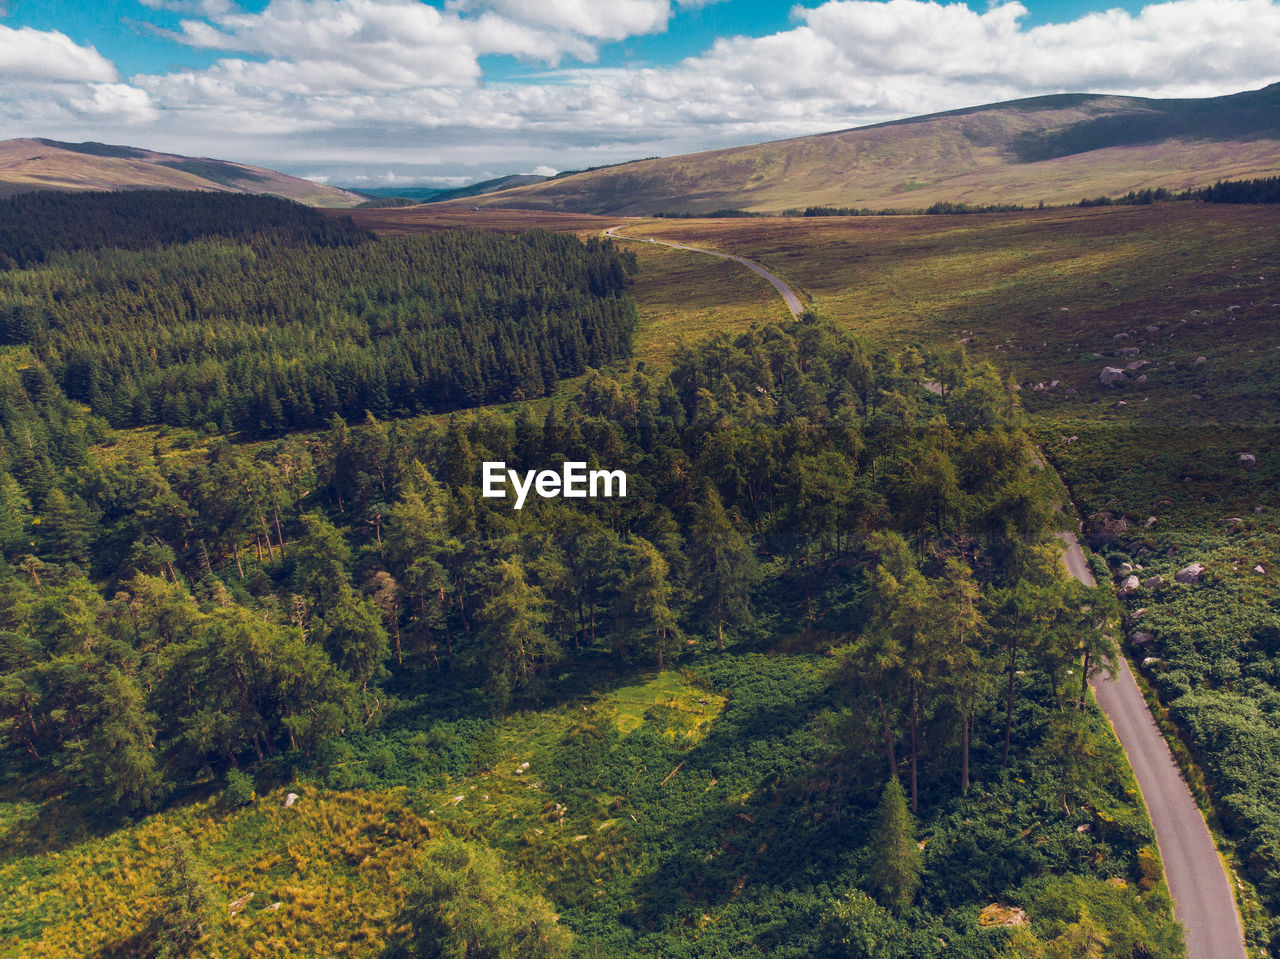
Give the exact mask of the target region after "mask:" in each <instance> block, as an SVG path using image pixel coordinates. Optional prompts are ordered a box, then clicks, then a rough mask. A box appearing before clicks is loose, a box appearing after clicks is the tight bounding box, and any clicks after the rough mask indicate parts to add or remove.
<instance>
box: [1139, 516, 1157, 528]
mask: <svg viewBox="0 0 1280 959" xmlns="http://www.w3.org/2000/svg"><path fill="white" fill-rule="evenodd" d="M1158 522H1159V520H1158V519H1156V518H1155V517H1154V516H1148V517H1147V521H1146V522H1145V523H1143V524H1142V528H1143V529H1151V527H1153V526H1155V525H1156V523H1158Z"/></svg>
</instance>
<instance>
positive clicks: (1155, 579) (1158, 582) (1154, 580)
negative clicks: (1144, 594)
mask: <svg viewBox="0 0 1280 959" xmlns="http://www.w3.org/2000/svg"><path fill="white" fill-rule="evenodd" d="M1163 585H1164V577H1163V576H1152V577H1150V578H1148V579H1144V580H1143V581H1142V588H1143V589H1159V588H1160V587H1161V586H1163Z"/></svg>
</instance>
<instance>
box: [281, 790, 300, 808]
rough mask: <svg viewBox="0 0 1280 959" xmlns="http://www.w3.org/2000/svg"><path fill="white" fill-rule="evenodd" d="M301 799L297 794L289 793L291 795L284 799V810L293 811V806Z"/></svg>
mask: <svg viewBox="0 0 1280 959" xmlns="http://www.w3.org/2000/svg"><path fill="white" fill-rule="evenodd" d="M301 798H302V797H301V796H299V795H298V794H297V793H289V795H287V796H285V797H284V808H285V809H292V808H293V804H294V803H296V802H297V801H298V800H299V799H301Z"/></svg>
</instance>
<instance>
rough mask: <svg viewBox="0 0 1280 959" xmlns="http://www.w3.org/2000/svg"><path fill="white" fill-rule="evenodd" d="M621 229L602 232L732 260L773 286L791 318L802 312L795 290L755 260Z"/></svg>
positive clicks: (620, 237)
mask: <svg viewBox="0 0 1280 959" xmlns="http://www.w3.org/2000/svg"><path fill="white" fill-rule="evenodd" d="M619 229H621V227H616V226H611V227H609V229H607V230H605V231H604V235H605V236H611V237H614V238H615V239H618V240H632V241H634V242H637V243H656V244H658V245H659V246H669V247H671V249H673V250H689V251H690V252H691V253H705V254H706V255H707V256H714V257H718V258H719V259H721V260H733V261H734V262H735V263H741V264H742V265H743V266H745V267H746V268H747V269H748V270H752V271H754V272H756V273H759V274H760V275H761V276H762V277H764V278H765V279H766V280H768V281H769V282H770V283H772V284H773V288H774V289H775V290H777V291H778V292H779V293H781V294H782V299H783V301H784V302H785V303H786V304H787V309H788V310H790V311H791V315H792V316H799V315H800V314H802V313H803V312H804V304H802V303H801V302H800V297H798V296H796V292H795V290H793V289H791V287H789V286H787V284H785V283H783V282H782V280H780V279H778V277H777V276H776V275H775V274H773V273H770V272H769V271H768V270H766V269H765V268H764V267H763V266H761V265H760V264H759V263H757V262H756V261H755V260H748V259H747V258H746V257H745V256H734V255H733V254H732V253H721V252H720V251H719V250H704V249H703V248H702V247H698V246H685V245H684V244H683V243H672V242H671V241H670V240H655V239H651V238H650V237H647V236H627V235H626V234H623V233H619V232H618V230H619Z"/></svg>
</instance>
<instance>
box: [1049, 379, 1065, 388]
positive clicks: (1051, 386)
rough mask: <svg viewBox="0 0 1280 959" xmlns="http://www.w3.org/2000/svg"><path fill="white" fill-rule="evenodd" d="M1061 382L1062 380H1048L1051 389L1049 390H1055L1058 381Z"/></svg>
mask: <svg viewBox="0 0 1280 959" xmlns="http://www.w3.org/2000/svg"><path fill="white" fill-rule="evenodd" d="M1061 382H1062V380H1050V381H1049V389H1051V390H1056V389H1057V388H1058V384H1059V383H1061Z"/></svg>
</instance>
